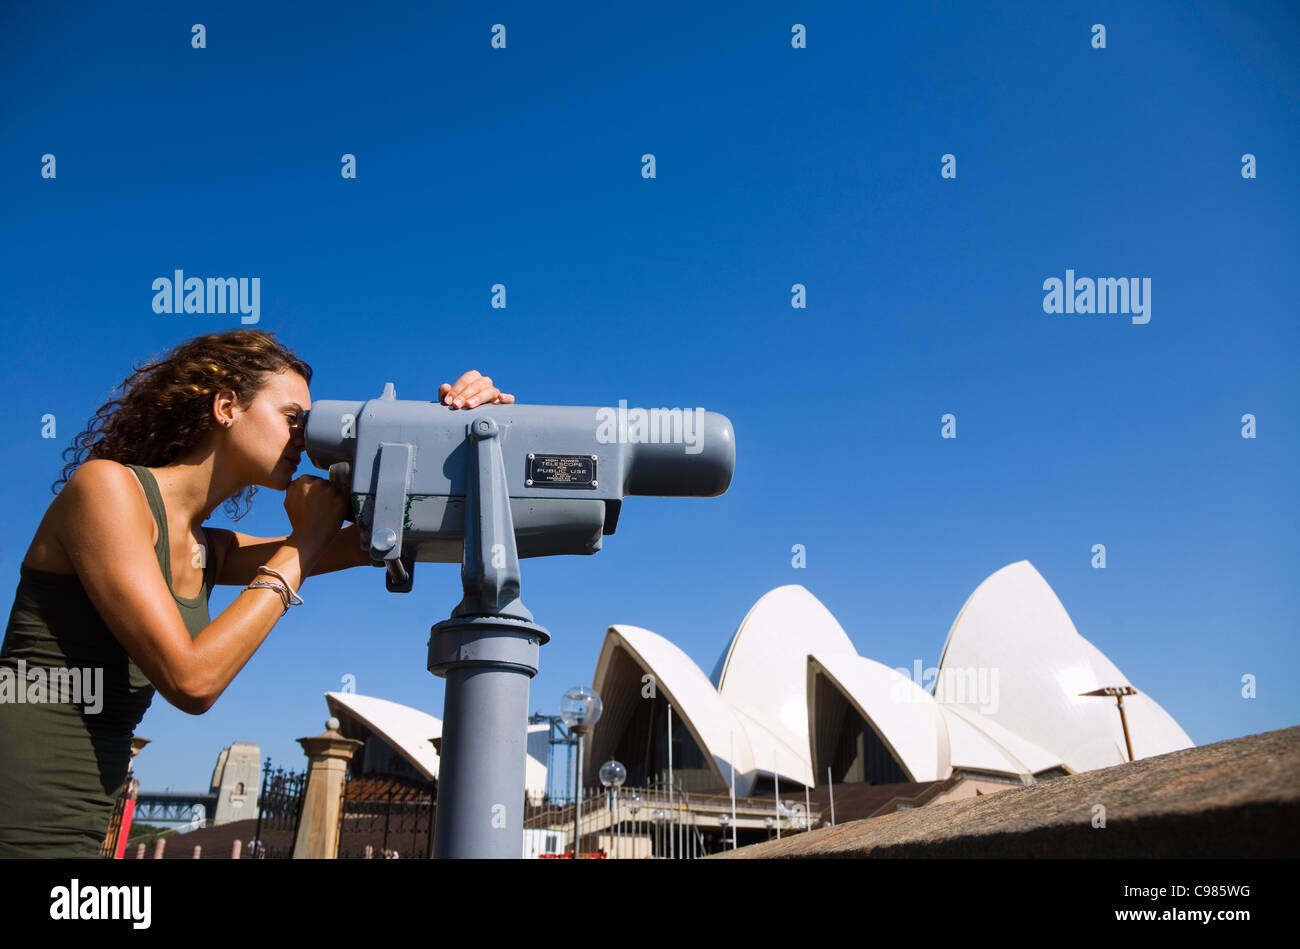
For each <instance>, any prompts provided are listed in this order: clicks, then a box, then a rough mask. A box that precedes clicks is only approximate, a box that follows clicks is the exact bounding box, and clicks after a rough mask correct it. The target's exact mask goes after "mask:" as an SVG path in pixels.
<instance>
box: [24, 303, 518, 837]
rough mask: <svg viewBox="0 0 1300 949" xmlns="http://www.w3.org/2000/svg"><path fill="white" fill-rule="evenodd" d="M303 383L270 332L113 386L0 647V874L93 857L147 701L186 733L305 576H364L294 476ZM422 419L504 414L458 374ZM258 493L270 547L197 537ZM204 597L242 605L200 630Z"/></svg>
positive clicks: (355, 545) (327, 498) (471, 377)
mask: <svg viewBox="0 0 1300 949" xmlns="http://www.w3.org/2000/svg"><path fill="white" fill-rule="evenodd" d="M311 375H312V370H311V367H310V366H308V365H307V364H306V363H305V362H303V361H302V360H301V359H299V358H298V357H297V356H296V355H294V353H293V352H292V351H290V350H289V349H288V348H286V347H285V346H284V345H283V344H281V343H280V342H279V341H278V340H276V339H275V338H274V336H273V335H272V334H270V333H267V332H264V331H261V330H249V329H238V330H231V331H229V332H225V333H214V334H208V335H205V336H199V337H196V338H195V339H192V340H189V341H187V342H184V343H181V344H180V345H178V346H176V347H175V348H174V349H172V350H171V351H170V352H169V353H168V354H167V355H166V356H165V357H164V358H162V359H160V360H158V361H155V362H150V363H148V364H146V365H145V366H143V367H141V368H138V369H136V370H135V371H134V372H132V374H131V375H130V376H128V377H127V379H126V380H125V381H124V382H123V384H122V386H120V387H119V388H120V389H121V390H122V394H121V396H120V397H119V398H117V399H114V400H112V401H110V402H108V403H106V404H105V405H103V406H101V407H100V409H99V410H98V411H97V412H96V414H95V416H94V418H93V419H92V420H91V423H90V427H89V428H88V429H87V430H86V431H85V432H82V433H81V434H80V435H78V436H77V438H76V439H74V441H73V447H72V448H71V449H69V451H70V452H72V453H73V460H72V461H71V462H69V463H68V464H67V465H66V466H65V468H64V470H63V477H62V478H61V479H60V480H59V481H58V482H56V483H55V490H56V496H55V499H54V500H53V501H52V502H51V503H50V506H49V508H48V509H47V510H46V512H45V516H44V517H43V519H42V520H41V522H40V526H39V527H38V528H37V530H36V534H35V536H34V537H33V539H32V543H31V546H30V547H29V548H28V550H27V553H26V555H25V556H24V558H23V561H22V564H21V566H20V568H19V573H20V579H19V583H18V589H17V591H16V593H15V596H14V603H13V607H12V610H11V612H10V616H9V622H8V625H7V627H6V629H5V636H4V642H3V645H2V646H0V857H96V856H98V855H99V851H100V846H101V844H102V843H103V840H104V837H105V834H106V832H107V829H108V821H109V817H110V815H111V813H112V810H113V807H114V803H115V801H116V798H117V795H118V793H119V792H120V791H121V789H122V787H123V784H124V782H125V779H126V777H127V764H128V762H129V760H130V757H131V738H132V733H133V732H134V730H135V727H136V726H137V725H138V724H139V722H140V720H141V718H142V717H143V716H144V713H145V710H146V709H147V708H148V707H149V704H150V702H151V701H152V699H153V694H154V692H155V691H157V692H160V693H162V696H163V698H165V699H166V700H167V701H168V702H170V703H171V704H172V705H174V706H176V707H177V708H179V709H181V710H182V711H185V712H188V713H190V714H192V715H201V714H202V713H204V712H205V711H207V710H208V709H209V708H211V707H212V704H213V703H214V702H215V701H216V700H217V698H218V697H219V696H220V695H221V693H222V692H223V691H224V690H225V689H226V687H227V686H228V685H229V684H230V682H231V680H232V679H234V677H235V676H236V675H237V674H238V673H239V670H240V669H242V668H243V667H244V664H245V663H247V662H248V660H249V659H250V658H251V657H252V655H253V653H254V652H256V651H257V649H258V647H259V646H260V645H261V644H262V642H263V640H265V639H266V637H267V635H268V634H269V633H270V631H271V628H272V627H273V626H275V623H276V621H277V620H278V619H280V617H281V616H283V615H284V614H285V613H287V612H288V610H289V608H290V606H291V605H297V604H298V603H301V602H302V600H301V598H300V597H299V596H298V589H299V587H300V586H301V584H302V582H303V580H304V579H305V578H307V577H310V576H317V575H319V574H322V573H330V572H332V571H336V570H342V569H345V568H347V567H353V566H359V565H362V564H366V563H369V555H368V553H367V552H365V551H363V550H362V549H361V540H360V533H359V529H358V528H357V526H356V525H355V524H350V525H347V526H342V524H343V520H344V517H345V516H346V514H347V511H348V504H349V502H348V499H347V497H346V495H345V494H344V493H343V492H341V491H339V490H338V489H336V488H335V487H334V486H333V485H332V484H330V482H329V481H327V480H325V479H323V478H318V477H314V476H312V475H303V476H301V477H298V478H295V477H294V471H295V469H296V468H297V466H298V462H299V457H300V455H301V453H302V450H303V447H304V440H303V438H304V436H303V418H304V416H305V414H306V412H307V411H308V410H309V409H310V408H311V396H310V393H309V391H308V384H309V383H310V381H311ZM438 401H439V402H444V403H446V404H448V405H449V406H452V407H453V408H462V407H463V408H473V407H475V406H477V405H484V404H488V403H500V404H509V403H513V402H514V396H512V395H507V394H504V393H502V392H500V391H499V390H498V389H496V388H495V387H494V386H493V385H492V380H491V379H489V378H487V377H485V376H482V375H480V374H479V373H478V372H476V371H470V372H467V373H465V374H464V375H463V376H461V377H460V379H458V380H457V382H456V383H455V385H450V384H448V383H443V384H442V385H441V386H440V387H439V390H438ZM65 482H66V484H65ZM59 485H64V486H63V488H62V490H59V489H58V486H59ZM259 486H261V487H267V488H272V489H274V490H277V491H284V492H285V498H284V509H285V513H286V514H287V515H288V518H289V523H290V526H291V528H292V529H291V531H290V532H289V534H288V535H286V536H284V537H252V536H249V535H247V534H241V533H237V532H235V531H230V530H223V529H218V528H209V527H204V526H203V522H204V521H206V520H207V519H208V517H209V516H210V515H211V514H212V511H213V510H214V509H215V508H216V507H217V505H218V504H221V503H222V502H223V501H225V502H227V504H228V506H229V507H230V508H232V511H231V516H232V518H233V519H235V520H238V519H239V518H240V517H242V516H243V513H240V512H239V511H238V506H239V501H240V500H241V499H242V500H243V501H244V502H245V503H248V502H250V501H251V499H252V495H253V494H254V493H255V492H256V489H257V487H259ZM217 584H227V585H233V586H242V587H244V588H245V589H244V591H242V592H241V593H240V594H239V595H238V596H237V597H236V598H235V600H234V602H233V603H231V604H230V605H229V606H228V607H226V609H225V610H223V611H222V612H221V614H220V615H219V616H218V617H217V618H216V619H211V618H210V616H209V614H208V598H209V596H210V595H211V592H212V587H213V586H215V585H217ZM92 674H93V678H92ZM78 676H80V677H81V678H82V679H83V680H84V682H83V683H78V684H84V685H85V686H86V688H84V689H81V690H77V689H73V690H71V691H72V692H74V693H78V692H79V693H80V694H77V695H75V696H74V697H72V698H71V699H69V697H68V695H66V694H64V693H66V692H68V691H69V690H68V689H67V686H68V684H69V682H70V681H73V680H75V679H77V678H78ZM38 685H39V688H38V687H37V686H38ZM6 686H7V689H6ZM92 691H93V692H94V693H95V694H94V699H93V705H92V704H91V702H90V701H88V699H89V698H90V693H91V692H92ZM96 706H97V707H96Z"/></svg>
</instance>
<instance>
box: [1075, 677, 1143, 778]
mask: <svg viewBox="0 0 1300 949" xmlns="http://www.w3.org/2000/svg"><path fill="white" fill-rule="evenodd" d="M1079 694H1080V695H1113V696H1115V703H1116V704H1117V705H1118V706H1119V725H1120V728H1122V729H1124V747H1125V748H1127V749H1128V760H1129V761H1132V760H1133V742H1132V741H1131V740H1130V739H1129V737H1128V719H1127V718H1126V717H1125V715H1124V696H1126V695H1137V694H1138V690H1137V689H1135V688H1133V686H1131V685H1112V686H1107V687H1106V688H1102V689H1093V690H1092V691H1091V692H1080V693H1079Z"/></svg>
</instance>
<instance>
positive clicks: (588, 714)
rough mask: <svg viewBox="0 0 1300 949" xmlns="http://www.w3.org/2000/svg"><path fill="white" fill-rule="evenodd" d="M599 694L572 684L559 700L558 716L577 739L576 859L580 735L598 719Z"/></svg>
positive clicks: (579, 818)
mask: <svg viewBox="0 0 1300 949" xmlns="http://www.w3.org/2000/svg"><path fill="white" fill-rule="evenodd" d="M600 712H601V704H600V696H599V695H597V694H596V692H595V690H593V689H589V688H587V687H586V686H585V685H579V686H574V687H573V688H572V689H570V690H569V691H568V692H565V693H564V698H563V699H562V700H561V702H560V718H562V719H564V724H566V725H568V726H569V734H571V735H573V736H575V737H576V738H577V739H578V756H577V758H578V760H577V761H576V762H574V768H575V770H574V774H573V784H574V791H575V793H574V798H573V859H575V860H577V859H578V845H579V842H580V838H581V835H582V736H583V735H585V734H587V732H589V731H591V728H592V726H593V725H595V724H596V722H597V721H598V720H599V719H600Z"/></svg>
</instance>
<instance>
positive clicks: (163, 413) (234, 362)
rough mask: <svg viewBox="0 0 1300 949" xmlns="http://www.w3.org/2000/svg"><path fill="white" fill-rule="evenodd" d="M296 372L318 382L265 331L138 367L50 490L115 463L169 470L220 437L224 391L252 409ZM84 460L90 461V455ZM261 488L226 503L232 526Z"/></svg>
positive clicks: (220, 338) (196, 346)
mask: <svg viewBox="0 0 1300 949" xmlns="http://www.w3.org/2000/svg"><path fill="white" fill-rule="evenodd" d="M285 369H292V370H293V371H294V372H296V373H298V374H299V375H300V376H302V377H303V379H305V380H306V381H307V382H308V383H310V382H311V366H309V365H307V363H305V362H303V361H302V360H301V359H299V358H298V357H297V356H296V355H294V353H293V351H292V350H290V349H289V348H288V347H287V346H285V345H284V344H283V343H281V342H280V341H279V340H277V339H276V338H275V335H274V334H273V333H269V332H265V331H263V330H249V329H236V330H229V331H227V332H224V333H208V334H206V335H204V336H196V337H194V338H193V339H191V340H188V341H187V342H184V343H180V344H179V345H177V346H175V347H174V348H173V349H172V350H171V351H170V352H168V353H167V354H166V355H165V356H164V357H163V358H161V359H157V360H154V361H153V362H148V363H146V364H145V365H143V366H138V367H136V369H135V370H134V371H133V372H132V373H131V375H129V376H127V377H126V379H125V380H123V382H122V384H121V385H119V386H116V387H115V388H114V389H113V391H114V392H116V391H118V390H121V392H122V395H121V396H120V397H119V398H116V399H112V400H110V401H109V402H106V403H104V404H103V405H101V406H100V407H99V410H98V411H97V412H96V413H95V414H94V416H93V417H92V418H91V419H90V420H89V421H88V422H87V428H86V430H85V431H84V432H82V433H81V434H79V435H78V436H77V437H76V438H74V439H73V440H72V447H71V448H67V449H64V452H63V456H64V457H65V458H66V457H67V456H68V454H69V453H71V454H72V456H73V457H72V460H71V461H69V462H68V463H67V464H66V465H64V468H63V476H62V477H61V478H60V479H59V480H58V481H56V482H54V484H52V485H51V489H52V490H53V491H54V493H55V494H58V493H59V488H60V487H61V486H62V485H63V484H64V483H65V482H66V481H67V480H68V478H70V477H71V476H72V473H73V472H74V471H76V470H77V468H78V467H80V466H81V464H82V463H83V462H86V461H89V460H90V459H92V458H108V459H110V460H112V461H116V462H119V463H121V464H124V465H145V466H146V467H149V468H160V467H163V466H164V465H167V464H170V463H171V462H172V461H174V460H176V459H177V458H178V457H180V456H181V455H182V454H184V453H185V452H187V451H189V450H190V449H191V448H193V447H194V446H195V445H198V444H199V443H200V442H202V441H203V439H204V438H206V437H207V436H208V434H209V433H210V432H212V431H213V430H215V429H216V422H215V420H214V419H213V417H212V399H213V396H215V395H216V394H217V392H219V391H220V390H221V389H227V388H228V389H233V390H234V391H235V394H236V396H237V397H238V399H239V404H240V405H244V406H247V405H249V404H250V403H251V402H252V401H253V397H254V396H256V395H257V393H258V391H259V390H260V389H261V388H262V386H263V385H264V384H265V383H266V381H267V379H268V378H269V377H270V376H271V375H272V374H273V373H277V372H280V371H283V370H285ZM83 453H84V454H83ZM256 492H257V486H256V485H249V486H248V487H246V488H244V490H243V491H241V492H239V493H238V494H235V495H233V496H232V497H231V498H229V499H228V500H227V501H226V511H227V513H228V514H229V515H230V518H231V520H236V521H237V520H239V519H240V518H242V517H243V516H244V515H245V514H247V513H248V511H247V510H244V511H243V512H241V511H240V510H239V501H240V500H241V499H242V500H243V501H244V503H245V504H247V505H251V504H252V501H253V495H254V494H255V493H256Z"/></svg>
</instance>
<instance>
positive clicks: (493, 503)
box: [451, 416, 533, 622]
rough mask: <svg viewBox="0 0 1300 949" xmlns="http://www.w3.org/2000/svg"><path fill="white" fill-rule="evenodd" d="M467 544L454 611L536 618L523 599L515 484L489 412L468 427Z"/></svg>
mask: <svg viewBox="0 0 1300 949" xmlns="http://www.w3.org/2000/svg"><path fill="white" fill-rule="evenodd" d="M466 429H467V435H468V445H467V448H468V449H469V451H468V458H467V461H466V469H467V470H466V472H465V474H466V486H465V549H464V554H463V556H462V558H461V568H460V577H461V584H462V586H463V587H464V590H465V597H464V599H462V600H461V602H460V605H459V606H457V607H456V609H454V610H452V613H451V615H452V616H453V617H455V616H510V617H515V618H517V619H522V620H525V621H528V622H532V619H533V614H532V613H530V612H529V611H528V610H527V608H525V607H524V604H523V601H522V600H521V599H520V598H519V590H520V577H519V552H518V549H517V548H516V546H515V527H514V520H513V518H512V517H511V514H510V489H509V486H508V484H507V483H506V466H505V460H504V458H503V457H502V455H501V429H500V427H499V426H498V425H497V423H496V421H495V420H494V419H492V418H490V417H488V416H480V417H479V418H476V419H474V420H473V421H472V422H470V423H469V425H467V426H466Z"/></svg>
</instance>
